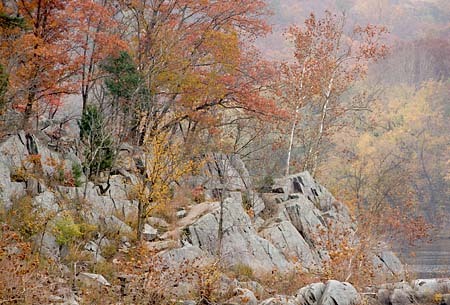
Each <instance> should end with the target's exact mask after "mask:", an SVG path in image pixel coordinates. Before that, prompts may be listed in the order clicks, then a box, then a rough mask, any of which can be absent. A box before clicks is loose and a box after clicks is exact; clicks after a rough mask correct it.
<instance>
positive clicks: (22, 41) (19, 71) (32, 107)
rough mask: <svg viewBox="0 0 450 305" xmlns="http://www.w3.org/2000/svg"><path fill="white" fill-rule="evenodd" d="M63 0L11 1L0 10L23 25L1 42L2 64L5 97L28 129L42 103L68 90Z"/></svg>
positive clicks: (54, 100) (69, 67) (68, 61)
mask: <svg viewBox="0 0 450 305" xmlns="http://www.w3.org/2000/svg"><path fill="white" fill-rule="evenodd" d="M66 8H67V2H66V1H45V0H35V1H21V0H17V1H12V2H11V3H9V5H8V6H7V7H4V12H5V13H6V14H8V15H14V16H18V18H19V19H20V22H21V23H22V24H23V26H20V27H19V28H18V27H16V29H15V30H14V31H13V33H12V34H11V32H10V33H9V35H8V39H6V40H3V41H2V44H4V46H6V47H7V48H2V52H3V53H4V54H2V55H3V58H4V61H5V64H4V66H5V67H6V69H5V70H6V72H7V74H8V75H9V90H10V94H9V99H10V100H11V101H13V104H14V105H13V107H14V108H15V109H18V110H21V111H23V114H24V121H23V127H24V128H25V129H26V130H30V129H31V127H32V119H33V117H36V118H37V117H38V116H39V111H42V108H43V107H44V106H45V104H46V103H57V102H58V97H59V96H60V95H61V94H64V93H68V92H71V86H70V85H71V84H70V82H69V79H68V78H69V77H70V74H71V73H70V72H71V68H72V66H71V65H70V55H69V54H70V52H69V51H70V45H69V44H68V36H69V35H68V28H67V24H66V23H67V18H68V17H67V15H66V12H65V9H66Z"/></svg>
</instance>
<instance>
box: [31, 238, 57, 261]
mask: <svg viewBox="0 0 450 305" xmlns="http://www.w3.org/2000/svg"><path fill="white" fill-rule="evenodd" d="M33 241H34V244H35V247H36V248H37V251H39V253H40V254H41V255H43V256H45V257H48V258H51V259H53V260H55V261H57V260H59V257H60V255H61V253H60V247H59V245H58V243H57V242H56V238H55V236H54V235H53V234H51V233H48V232H44V233H43V234H37V235H35V236H34V237H33Z"/></svg>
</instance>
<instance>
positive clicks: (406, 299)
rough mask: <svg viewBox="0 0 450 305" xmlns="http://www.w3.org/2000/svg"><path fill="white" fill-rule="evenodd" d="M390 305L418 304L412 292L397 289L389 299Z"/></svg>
mask: <svg viewBox="0 0 450 305" xmlns="http://www.w3.org/2000/svg"><path fill="white" fill-rule="evenodd" d="M389 304H392V305H408V304H417V302H416V299H415V297H414V293H413V291H412V290H405V289H399V288H396V289H394V291H393V292H392V294H391V296H390V298H389Z"/></svg>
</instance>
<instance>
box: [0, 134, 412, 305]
mask: <svg viewBox="0 0 450 305" xmlns="http://www.w3.org/2000/svg"><path fill="white" fill-rule="evenodd" d="M43 143H44V142H43V141H42V140H39V139H38V138H37V137H36V136H32V135H25V134H24V133H19V134H17V135H12V136H10V137H9V138H8V139H6V140H5V141H3V142H2V143H1V144H0V190H1V193H0V196H1V204H2V206H3V207H2V208H3V209H4V210H6V211H8V210H10V209H12V208H14V204H17V202H18V198H22V197H23V196H29V197H30V198H31V199H32V200H31V205H32V212H33V213H36V215H38V214H39V215H46V217H47V218H48V221H47V222H46V224H47V223H48V224H47V225H46V227H45V228H44V229H43V231H42V232H39V233H36V234H35V236H32V239H33V240H35V242H36V244H39V249H40V253H41V254H43V255H45V256H47V257H49V258H51V259H52V260H53V261H54V262H64V261H65V258H67V256H68V250H67V247H66V246H65V245H64V244H63V243H61V241H60V240H59V239H58V235H57V234H56V233H55V230H54V229H52V228H53V227H54V226H55V225H57V224H58V221H60V220H61V219H65V218H64V217H65V215H66V214H65V213H66V211H67V210H69V209H75V210H77V211H79V213H80V215H81V218H82V219H83V221H85V222H86V223H88V224H90V225H92V226H94V228H95V230H96V232H94V233H95V234H92V235H91V236H92V239H91V240H89V241H87V242H86V243H85V244H84V246H83V247H82V248H83V249H82V252H83V254H84V255H85V256H87V257H88V260H89V261H91V262H96V263H98V262H105V261H107V260H108V258H105V257H109V259H110V260H112V261H113V262H114V260H116V261H119V259H120V255H123V253H128V249H130V248H131V247H132V243H131V240H130V236H131V235H133V229H132V227H131V226H130V224H131V223H130V222H129V221H127V220H129V219H132V218H133V217H135V216H136V212H137V203H136V201H134V200H132V199H131V198H132V196H130V193H131V192H132V190H133V184H134V183H135V182H136V181H137V177H136V176H135V175H134V174H133V171H134V169H135V168H136V162H137V161H138V160H137V159H138V156H137V157H136V154H134V153H133V152H132V148H127V147H124V149H122V150H121V152H120V160H119V164H121V167H120V169H118V170H116V171H115V174H114V175H112V176H111V177H110V179H109V182H108V186H105V185H104V184H102V183H99V182H97V183H96V184H94V183H92V182H87V183H81V184H80V186H78V187H76V186H73V185H70V183H67V181H65V180H64V179H65V178H64V177H65V173H66V172H67V171H69V172H70V171H71V170H72V169H73V168H74V164H75V165H78V166H80V165H81V162H80V160H79V159H78V158H77V156H76V155H75V154H73V153H70V152H65V153H63V152H61V151H59V152H56V151H53V150H51V149H50V148H49V147H48V146H47V145H45V144H43ZM36 158H37V159H38V160H36ZM36 164H40V166H39V167H37V166H36ZM37 169H39V170H37ZM80 179H81V180H84V179H85V177H80ZM55 181H57V182H58V183H55ZM187 183H189V184H191V186H195V187H201V188H202V190H203V193H204V197H205V198H204V199H205V202H201V203H197V204H195V203H192V204H191V205H189V206H186V207H184V208H183V209H180V210H179V211H178V212H177V213H176V216H177V218H178V219H177V220H176V221H174V222H173V223H171V224H169V223H167V222H166V221H165V220H164V219H161V218H157V217H150V218H149V219H148V223H147V224H146V225H145V230H144V234H143V238H144V239H145V240H146V242H145V247H146V249H147V251H148V253H156V256H154V257H157V261H158V265H157V266H158V268H160V269H158V270H160V271H158V280H159V281H161V279H164V283H165V285H166V288H167V289H169V290H171V291H173V296H174V297H177V298H185V297H187V296H189V295H190V293H191V292H192V290H193V289H194V290H195V289H197V288H196V287H197V286H196V285H198V281H196V280H194V279H195V278H197V279H198V277H200V276H204V274H203V275H202V274H201V273H197V274H196V275H194V276H192V272H191V270H190V269H193V268H194V269H195V268H197V269H198V270H203V272H209V271H204V270H209V269H204V268H210V266H215V264H217V263H220V266H221V269H220V270H221V271H220V272H219V275H218V276H217V278H218V279H220V280H218V281H217V282H219V283H220V285H219V287H218V288H217V289H222V290H223V291H224V295H225V294H226V292H227V291H228V292H229V291H233V294H234V296H230V297H231V299H230V301H229V302H228V303H227V304H261V305H263V304H264V305H269V304H302V305H304V304H305V305H306V304H309V305H312V304H318V305H325V304H338V305H345V304H357V303H359V302H360V300H361V297H360V295H359V294H358V292H357V291H356V290H355V288H354V287H353V286H352V285H351V284H349V283H345V282H338V281H328V282H325V283H316V284H312V285H309V286H305V287H303V288H302V289H300V290H299V291H298V292H297V293H296V294H295V295H294V296H280V295H279V296H273V297H270V298H268V299H266V300H262V299H261V298H262V297H263V296H267V291H270V287H263V286H261V285H260V284H259V283H257V282H255V281H242V280H239V279H238V277H236V278H233V277H232V276H230V274H227V273H226V272H224V271H226V270H241V271H240V272H241V273H242V270H247V271H246V272H247V273H249V274H251V277H252V278H255V279H257V278H262V277H264V276H266V275H268V274H269V275H270V274H274V273H277V274H278V273H280V274H282V273H289V272H294V273H296V272H302V273H305V274H320V273H321V272H325V271H326V268H327V267H328V266H329V262H330V260H331V252H330V251H333V246H334V247H338V246H339V244H340V243H342V242H346V243H347V245H349V246H352V245H357V244H358V242H359V240H360V238H361V237H360V236H358V234H357V233H356V223H355V222H354V221H353V220H352V217H351V215H350V213H349V211H348V209H347V207H346V206H345V205H344V204H342V203H341V202H339V201H337V200H336V199H335V198H334V197H333V196H332V195H331V194H330V193H329V192H328V191H327V190H326V189H325V188H324V187H323V186H321V185H320V184H318V183H317V182H316V181H315V180H314V179H313V178H312V177H311V176H310V175H309V173H307V172H303V173H299V174H295V175H291V176H287V177H283V178H280V179H276V180H275V181H274V185H273V186H272V189H271V191H270V192H268V193H262V194H259V193H257V192H256V191H255V190H254V187H253V186H252V183H251V179H250V176H249V174H248V172H247V170H246V168H245V165H244V163H243V162H242V161H241V160H240V159H239V158H238V157H236V156H225V155H222V154H216V155H214V156H213V157H212V161H211V162H210V163H208V164H207V165H206V166H205V168H204V170H203V173H202V174H201V175H199V176H197V177H192V178H191V179H190V180H189V181H188V182H187ZM105 190H106V191H105ZM220 228H221V230H220ZM105 232H109V233H108V234H106V233H105ZM111 232H114V234H112V233H111ZM219 232H220V233H219ZM111 244H115V245H116V246H117V247H116V248H114V249H115V250H114V251H116V252H114V253H106V252H107V250H108V249H110V248H111V247H110V246H111ZM330 245H331V246H330ZM373 250H374V251H373V253H368V254H367V255H369V256H371V258H372V262H373V264H374V269H375V270H376V272H377V273H378V274H380V275H381V274H383V275H385V276H386V275H387V276H388V277H390V278H392V277H395V278H402V277H403V276H404V270H403V266H402V264H401V263H400V261H399V260H398V258H397V257H396V256H395V255H394V254H393V253H392V252H391V251H388V250H382V249H373ZM109 252H111V250H109ZM121 253H122V254H121ZM69 267H71V268H72V266H69ZM65 268H67V267H65ZM79 268H81V269H80V270H79V271H80V272H78V273H76V274H75V275H76V277H77V278H78V280H80V281H83V282H89V281H93V282H95V283H97V284H99V285H102V286H105V287H108V286H110V285H111V284H110V283H109V282H112V283H113V284H114V283H116V282H117V279H118V278H119V280H120V283H122V284H121V285H125V284H124V283H125V282H127V281H129V276H128V275H127V274H125V275H124V274H120V275H117V274H115V275H110V278H105V277H103V276H102V275H100V274H94V273H90V272H87V271H89V270H83V269H82V268H83V267H82V266H81V267H79ZM202 268H203V269H202ZM67 272H68V271H67ZM211 272H213V271H211ZM69 273H70V272H69ZM185 273H186V274H189V275H188V276H187V277H183V276H182V275H183V274H185ZM145 274H146V276H147V277H149V275H148V272H147V273H145ZM151 274H153V273H151ZM174 274H178V275H177V276H174ZM111 276H113V278H111ZM156 282H157V281H155V282H154V283H156ZM151 284H152V283H151V281H150V283H149V282H147V284H146V285H150V286H151ZM415 286H420V284H418V285H415ZM395 289H397V288H394V289H393V290H392V289H391V290H389V289H387V290H386V291H389V293H390V294H388V293H387V292H378V294H379V295H380V297H379V299H380V300H381V299H383V298H385V297H381V295H383V296H385V295H388V299H389V300H390V299H392V298H395V297H394V296H392V294H394V295H395V293H396V290H395ZM380 291H381V290H380ZM383 291H384V290H383ZM402 291H405V290H402ZM391 292H392V293H391ZM255 295H256V296H257V297H256V296H255ZM58 297H59V298H60V299H61V302H64V301H65V302H66V304H72V303H74V304H75V303H76V302H77V301H76V300H75V299H74V296H73V295H71V294H70V293H69V294H66V295H65V296H58ZM243 300H245V302H244V301H243ZM67 302H68V303H67ZM70 302H72V303H70ZM384 303H386V302H384ZM391 303H392V302H391ZM392 304H394V303H392Z"/></svg>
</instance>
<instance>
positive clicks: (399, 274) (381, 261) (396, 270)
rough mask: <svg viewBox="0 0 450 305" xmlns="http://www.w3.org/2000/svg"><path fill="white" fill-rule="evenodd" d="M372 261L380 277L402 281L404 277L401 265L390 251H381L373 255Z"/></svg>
mask: <svg viewBox="0 0 450 305" xmlns="http://www.w3.org/2000/svg"><path fill="white" fill-rule="evenodd" d="M372 261H373V265H374V266H375V268H376V269H378V271H379V272H378V273H379V274H380V276H381V275H382V276H384V277H385V278H387V279H391V278H397V279H403V278H404V277H405V269H404V267H403V264H402V263H401V261H400V260H399V259H398V257H397V256H396V255H395V254H394V252H392V251H389V250H383V251H380V252H379V253H375V254H374V255H373V259H372Z"/></svg>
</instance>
